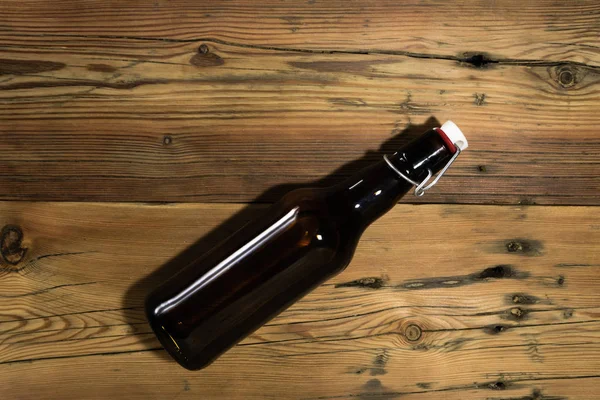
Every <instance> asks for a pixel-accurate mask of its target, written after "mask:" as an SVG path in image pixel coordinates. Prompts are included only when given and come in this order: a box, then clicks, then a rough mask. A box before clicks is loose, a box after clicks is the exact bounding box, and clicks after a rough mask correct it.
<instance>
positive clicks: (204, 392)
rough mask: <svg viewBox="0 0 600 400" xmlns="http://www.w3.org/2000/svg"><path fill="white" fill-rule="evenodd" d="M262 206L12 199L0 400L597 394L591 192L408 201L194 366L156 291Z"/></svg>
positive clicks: (596, 227) (6, 205)
mask: <svg viewBox="0 0 600 400" xmlns="http://www.w3.org/2000/svg"><path fill="white" fill-rule="evenodd" d="M259 208H260V207H258V206H241V205H225V204H221V205H219V204H212V205H209V204H179V205H142V204H116V203H113V204H106V203H47V202H39V203H30V202H2V203H0V223H1V224H2V226H3V227H4V228H3V231H2V243H1V245H2V246H1V248H2V263H1V265H0V297H1V300H2V301H1V302H0V349H1V351H0V397H2V398H7V399H8V398H10V399H31V398H50V397H52V398H60V399H84V398H90V399H93V398H98V399H99V398H110V397H113V398H117V397H119V398H121V397H123V398H128V399H165V398H167V399H175V398H177V399H179V400H181V399H192V398H202V399H263V398H271V399H349V398H358V399H395V398H406V399H415V400H416V399H431V398H445V399H465V398H473V399H523V400H524V399H592V398H598V394H597V388H598V385H599V384H600V375H599V373H598V371H600V340H599V338H600V336H599V335H600V292H599V291H598V285H599V284H600V275H599V274H598V268H599V267H600V257H599V252H598V243H600V213H598V212H597V209H596V208H594V207H542V206H467V205H399V206H397V207H396V208H395V209H394V210H393V211H391V212H390V213H389V214H388V215H386V216H385V217H383V218H382V219H381V220H380V221H378V222H377V223H375V224H374V225H373V226H372V227H370V228H369V229H368V230H367V232H366V233H365V235H364V238H363V240H362V241H361V243H360V245H359V248H358V250H357V253H356V257H355V259H354V261H353V262H352V264H351V265H350V266H349V267H348V269H347V270H346V271H344V272H343V273H342V274H341V275H339V276H338V277H336V278H335V279H334V280H332V281H330V282H328V283H327V284H325V285H323V286H321V287H320V288H318V289H317V290H316V291H315V292H313V293H312V294H310V295H308V296H307V297H305V298H304V299H303V300H302V301H300V302H299V303H298V304H296V305H294V306H293V307H291V308H290V309H289V310H288V311H286V312H285V313H284V314H282V315H281V316H280V317H278V318H276V319H275V320H273V321H272V322H270V323H269V324H268V325H267V326H265V327H264V328H262V329H260V330H259V331H257V332H256V333H255V334H253V335H252V336H251V337H250V338H248V339H247V340H245V341H244V342H243V343H241V344H240V345H239V346H237V347H235V348H234V349H233V350H231V351H230V352H229V353H227V354H226V355H225V356H224V357H222V358H221V359H219V360H218V361H217V362H215V363H214V364H213V365H212V366H211V367H209V368H207V369H205V370H203V371H199V372H188V371H185V370H183V369H182V368H181V367H179V366H178V365H177V364H176V363H175V362H172V361H168V360H167V358H166V354H165V353H164V351H162V350H161V349H160V345H159V343H158V342H157V341H156V340H155V339H154V337H153V335H152V334H151V333H150V332H149V328H148V326H147V324H146V322H145V319H144V316H143V312H142V301H143V297H144V295H145V294H146V293H147V292H148V290H150V288H151V287H152V286H154V285H156V284H157V283H158V282H160V281H162V279H164V277H165V276H166V275H169V274H171V273H172V272H173V271H172V270H171V271H166V270H165V269H164V268H159V267H160V266H161V265H163V264H164V263H165V262H167V261H168V260H169V259H171V258H172V257H175V256H178V254H180V253H181V252H182V251H183V250H184V249H185V248H186V247H187V246H189V245H191V244H192V243H194V242H196V240H197V239H198V238H202V239H201V240H200V241H199V242H198V243H197V244H198V245H200V246H205V247H207V248H208V247H211V246H212V245H214V244H215V242H216V241H218V240H220V239H221V238H222V237H223V236H224V235H226V234H228V233H230V232H231V231H232V230H234V229H235V228H236V227H239V226H240V225H241V224H243V223H244V221H247V220H248V219H249V218H251V217H253V216H254V215H256V214H257V211H258V210H259ZM232 216H233V217H232ZM223 221H227V222H225V223H223ZM448 232H452V235H448ZM183 254H185V253H183ZM178 257H182V256H178Z"/></svg>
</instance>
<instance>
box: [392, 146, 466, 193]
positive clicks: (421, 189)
mask: <svg viewBox="0 0 600 400" xmlns="http://www.w3.org/2000/svg"><path fill="white" fill-rule="evenodd" d="M460 152H461V150H460V148H459V147H458V146H456V153H454V155H453V156H452V158H450V160H449V161H448V163H447V164H446V165H445V166H444V168H442V170H441V171H440V172H439V174H437V175H436V177H435V178H434V179H433V181H432V182H431V183H429V184H428V182H429V180H430V179H431V177H432V176H433V173H432V172H431V170H430V169H429V168H427V176H426V177H425V179H423V181H422V182H421V183H419V182H415V181H413V180H412V179H410V178H409V177H408V176H406V175H404V174H403V173H402V172H400V170H399V169H398V168H396V166H395V165H394V164H392V162H391V161H390V160H389V158H388V157H387V154H384V155H383V159H384V161H385V162H386V164H387V165H388V166H389V167H390V168H391V169H392V171H394V172H395V173H396V174H398V176H399V177H401V178H402V179H404V180H405V181H407V182H408V183H410V184H411V185H414V186H415V193H414V194H415V196H417V197H421V196H423V195H424V194H425V192H426V191H428V190H429V189H431V188H432V187H434V186H435V184H436V183H438V181H439V180H440V178H441V177H442V176H443V175H444V173H445V172H446V171H447V170H448V168H450V166H451V165H452V163H453V162H454V161H455V160H456V158H457V157H458V156H459V155H460Z"/></svg>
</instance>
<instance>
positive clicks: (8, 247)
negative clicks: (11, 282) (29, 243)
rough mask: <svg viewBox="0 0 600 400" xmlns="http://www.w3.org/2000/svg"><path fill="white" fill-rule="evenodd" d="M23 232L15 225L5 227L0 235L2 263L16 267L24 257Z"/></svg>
mask: <svg viewBox="0 0 600 400" xmlns="http://www.w3.org/2000/svg"><path fill="white" fill-rule="evenodd" d="M22 244H23V231H22V230H21V228H20V227H18V226H16V225H6V226H4V228H2V233H0V252H1V253H2V258H3V259H4V261H6V262H7V263H9V264H11V265H17V264H18V263H19V262H20V261H21V260H22V259H23V257H24V256H25V252H26V251H27V249H26V248H23V246H22Z"/></svg>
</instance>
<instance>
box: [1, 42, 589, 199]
mask: <svg viewBox="0 0 600 400" xmlns="http://www.w3.org/2000/svg"><path fill="white" fill-rule="evenodd" d="M202 43H203V45H202V46H200V45H199V43H197V42H191V43H187V42H184V43H180V42H175V43H173V42H170V41H166V42H165V41H155V40H150V41H142V40H134V39H129V38H94V37H91V38H79V37H76V38H62V37H61V38H52V39H51V40H49V39H46V38H43V37H33V38H29V39H28V42H27V43H24V44H22V45H19V46H13V47H11V46H9V47H5V51H4V52H3V55H2V57H4V58H3V59H2V60H0V71H2V72H3V78H2V81H1V82H0V89H2V90H0V103H1V104H2V108H1V109H0V120H1V121H2V123H1V124H0V134H1V135H2V136H3V137H5V138H6V140H3V141H2V142H0V150H1V151H2V154H3V157H2V159H0V168H1V169H2V171H3V172H2V174H1V175H0V198H2V199H5V200H78V201H155V202H165V201H166V202H181V201H204V202H249V201H255V202H265V201H266V202H270V201H273V200H275V199H277V198H278V197H279V196H281V194H282V193H284V192H285V191H287V190H289V188H290V187H293V186H295V185H309V184H316V185H328V184H332V183H336V182H339V181H340V180H341V179H343V178H344V177H346V176H348V175H350V174H352V173H354V172H356V171H357V169H359V168H361V167H364V166H366V165H368V164H370V163H372V162H375V161H377V160H380V159H381V155H382V154H383V153H386V152H388V153H389V152H394V151H396V150H397V149H398V148H399V147H400V146H401V145H402V144H403V143H406V141H407V140H409V139H410V138H412V137H414V136H415V135H417V134H420V133H422V132H423V131H424V130H425V129H427V128H429V127H431V126H435V125H438V124H439V122H436V121H435V119H437V120H439V121H440V122H443V121H445V120H446V119H450V118H451V119H453V120H455V121H456V122H457V123H458V124H459V125H460V126H461V127H462V129H463V130H464V131H465V132H466V134H467V136H468V138H469V141H470V148H469V151H468V152H466V153H465V154H464V155H463V156H461V158H460V160H459V162H457V163H456V165H455V166H454V167H453V168H452V169H451V170H450V171H449V173H448V175H447V177H446V178H444V179H443V180H442V181H441V183H440V185H439V187H438V189H437V190H435V191H432V192H430V193H429V194H428V196H425V197H424V198H423V199H416V198H414V197H411V196H409V197H407V198H406V199H405V201H406V202H419V201H420V202H423V201H425V202H445V203H484V204H524V203H525V204H573V205H598V204H600V196H599V195H600V180H599V176H600V161H599V160H600V141H599V130H598V126H600V116H599V115H598V112H597V110H598V106H599V105H600V103H599V101H598V82H600V69H598V68H599V67H597V66H586V65H580V64H574V63H562V62H561V63H541V64H540V63H516V64H515V63H495V64H486V65H484V66H482V67H481V68H476V67H474V66H473V64H472V63H467V62H461V61H459V60H456V59H437V58H418V57H412V56H407V55H397V54H386V53H385V52H380V53H377V52H375V53H374V54H353V53H341V54H340V53H335V54H321V53H315V52H312V51H309V52H305V51H303V50H301V49H296V50H293V49H292V50H290V49H287V50H282V49H279V50H272V49H267V48H249V47H245V46H243V45H239V44H237V45H230V44H223V43H221V42H218V41H212V42H202ZM315 181H316V183H315Z"/></svg>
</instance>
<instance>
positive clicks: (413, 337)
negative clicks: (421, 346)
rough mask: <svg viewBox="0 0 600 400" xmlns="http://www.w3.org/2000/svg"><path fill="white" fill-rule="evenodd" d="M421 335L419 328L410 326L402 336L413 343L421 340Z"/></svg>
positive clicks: (413, 325)
mask: <svg viewBox="0 0 600 400" xmlns="http://www.w3.org/2000/svg"><path fill="white" fill-rule="evenodd" d="M422 333H423V332H422V331H421V328H419V327H418V326H417V325H415V324H411V325H409V326H407V327H406V330H405V331H404V336H406V338H407V339H408V340H410V341H411V342H414V341H417V340H419V339H420V338H421V335H422Z"/></svg>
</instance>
